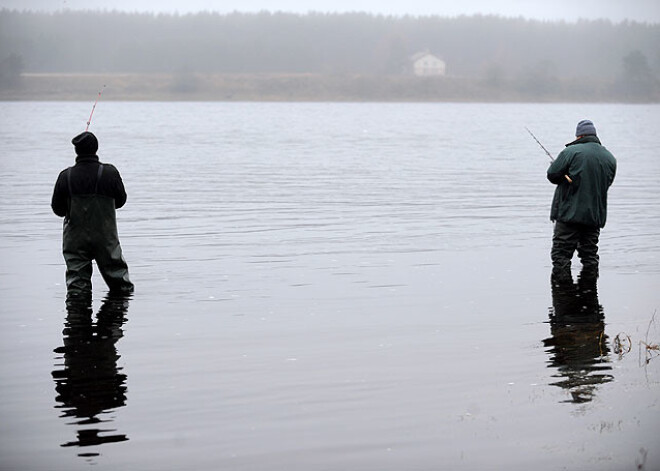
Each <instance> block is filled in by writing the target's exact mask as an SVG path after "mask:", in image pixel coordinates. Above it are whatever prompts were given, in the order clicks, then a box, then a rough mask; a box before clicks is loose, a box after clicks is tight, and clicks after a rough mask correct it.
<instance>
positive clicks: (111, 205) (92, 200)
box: [62, 164, 133, 294]
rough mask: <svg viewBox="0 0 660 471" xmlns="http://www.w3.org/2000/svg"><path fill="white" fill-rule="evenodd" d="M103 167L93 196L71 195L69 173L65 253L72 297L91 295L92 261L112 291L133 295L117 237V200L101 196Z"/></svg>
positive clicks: (67, 280) (68, 288) (100, 167)
mask: <svg viewBox="0 0 660 471" xmlns="http://www.w3.org/2000/svg"><path fill="white" fill-rule="evenodd" d="M102 173H103V164H99V171H98V174H97V175H96V184H95V187H94V193H93V194H87V195H74V194H72V193H71V169H69V170H67V186H68V189H69V207H68V211H67V215H66V217H65V218H64V230H63V237H62V253H63V255H64V260H65V262H66V286H67V292H68V293H69V294H90V293H91V291H92V260H95V261H96V266H97V267H98V269H99V272H100V273H101V276H103V279H104V280H105V282H106V284H107V285H108V287H109V288H110V291H111V292H112V291H115V292H132V291H133V283H131V281H130V279H129V277H128V265H127V264H126V261H125V260H124V257H123V255H122V252H121V245H120V244H119V235H118V234H117V219H116V212H115V200H114V198H111V197H109V196H104V195H99V194H98V186H99V180H100V179H101V174H102Z"/></svg>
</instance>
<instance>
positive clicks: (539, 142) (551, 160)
mask: <svg viewBox="0 0 660 471" xmlns="http://www.w3.org/2000/svg"><path fill="white" fill-rule="evenodd" d="M525 129H527V132H528V133H529V135H530V136H532V137H533V138H534V140H535V141H536V143H537V144H538V145H539V146H541V149H543V150H544V151H545V153H546V154H548V157H550V162H554V161H555V158H554V157H553V156H552V154H551V153H550V152H548V149H546V148H545V146H544V145H543V144H541V141H539V140H538V139H537V138H536V136H535V135H534V133H533V132H532V131H530V130H529V128H528V127H527V126H525ZM564 177H565V178H566V180H568V183H573V180H571V177H569V176H568V175H564Z"/></svg>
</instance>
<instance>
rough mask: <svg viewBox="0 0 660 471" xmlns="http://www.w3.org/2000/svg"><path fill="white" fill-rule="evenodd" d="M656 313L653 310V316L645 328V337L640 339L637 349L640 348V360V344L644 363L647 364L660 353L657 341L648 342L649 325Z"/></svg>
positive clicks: (653, 320)
mask: <svg viewBox="0 0 660 471" xmlns="http://www.w3.org/2000/svg"><path fill="white" fill-rule="evenodd" d="M656 314H657V311H653V316H652V317H651V320H650V321H649V325H648V327H647V328H646V338H645V340H640V341H639V349H640V360H641V351H642V346H643V348H644V364H646V365H648V364H649V362H650V361H651V360H652V359H653V358H655V357H657V356H658V355H660V345H659V344H657V343H649V331H650V330H651V325H652V324H653V323H655V315H656Z"/></svg>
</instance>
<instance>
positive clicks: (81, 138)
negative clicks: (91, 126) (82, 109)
mask: <svg viewBox="0 0 660 471" xmlns="http://www.w3.org/2000/svg"><path fill="white" fill-rule="evenodd" d="M71 144H73V146H74V147H75V148H76V154H77V155H90V154H96V151H97V150H99V141H98V140H97V139H96V136H95V135H94V134H92V133H91V132H89V131H85V132H83V133H81V134H78V135H77V136H76V137H74V138H73V139H71Z"/></svg>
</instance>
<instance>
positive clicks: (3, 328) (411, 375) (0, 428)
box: [0, 102, 660, 471]
mask: <svg viewBox="0 0 660 471" xmlns="http://www.w3.org/2000/svg"><path fill="white" fill-rule="evenodd" d="M90 106H91V103H0V112H1V114H0V136H1V140H0V142H2V155H1V157H0V189H1V190H0V191H1V193H0V196H1V198H0V224H1V225H0V257H1V258H2V260H3V263H2V265H1V266H0V299H1V301H0V303H1V304H0V309H1V316H0V352H1V355H2V356H1V359H2V361H1V362H0V378H1V382H0V423H1V424H2V425H0V434H1V436H0V438H1V443H0V469H2V470H14V469H34V470H76V469H87V468H89V466H91V465H94V466H95V469H112V470H134V469H140V470H180V469H195V470H217V469H232V470H257V469H269V470H304V471H311V470H438V469H512V470H518V469H520V470H527V469H530V468H531V467H532V466H534V468H535V469H575V470H578V469H579V470H590V469H593V470H596V469H598V470H622V469H637V466H638V465H643V469H659V468H660V448H659V447H658V446H657V444H658V436H659V435H660V394H659V392H660V358H657V359H651V360H650V361H649V362H648V363H647V362H646V361H645V360H646V358H645V356H646V350H643V349H642V348H641V347H640V343H639V342H640V341H645V342H647V343H656V344H657V343H659V342H660V314H658V315H657V316H656V318H655V321H652V317H653V315H654V312H655V311H656V310H657V309H658V308H660V294H659V293H658V286H660V263H659V262H660V230H659V229H660V228H659V227H658V220H659V219H660V186H659V185H658V181H660V163H659V161H658V147H659V144H660V138H659V137H658V132H657V131H658V126H659V125H660V107H659V106H624V105H620V106H617V105H479V104H323V103H318V104H286V103H277V104H259V103H231V104H229V103H113V102H101V103H100V104H99V106H98V107H97V109H96V112H95V115H94V122H93V123H92V126H91V130H92V131H94V132H95V133H96V134H97V136H98V138H99V140H100V150H99V155H100V156H101V160H103V161H107V162H111V163H114V164H115V165H116V166H117V167H118V168H119V169H120V171H121V173H122V176H123V178H124V182H125V184H126V187H127V191H128V194H129V199H128V203H127V205H126V207H125V208H123V209H121V210H120V211H119V212H118V221H119V231H120V237H121V240H122V244H123V248H124V254H125V256H126V258H127V261H128V262H129V266H130V270H131V275H132V278H133V281H134V282H135V284H136V288H137V290H136V293H135V295H134V297H133V298H132V299H130V300H128V301H126V302H120V301H112V300H110V301H109V302H104V296H105V286H104V284H103V281H102V280H101V279H100V277H98V275H95V278H94V286H95V293H94V305H93V311H94V313H95V315H94V316H93V317H90V316H89V315H82V316H68V317H67V313H66V310H65V306H64V297H65V287H64V285H63V281H64V263H63V260H62V256H61V250H60V244H61V220H60V219H59V218H57V217H56V216H54V215H53V214H52V213H51V211H50V207H49V204H50V196H51V192H52V188H53V185H54V182H55V179H56V177H57V174H58V172H59V171H60V170H61V169H63V168H65V167H67V166H69V165H71V164H72V162H73V158H74V156H73V152H72V151H73V149H72V146H71V144H70V139H71V137H73V135H75V134H76V133H78V132H80V131H82V130H84V127H85V121H86V119H87V117H88V115H89V111H90ZM583 118H590V119H592V120H593V121H594V122H595V123H596V127H597V129H598V130H599V134H600V136H601V139H602V140H603V143H604V144H605V145H606V146H607V147H608V148H609V149H610V150H611V151H612V152H613V153H614V154H615V155H616V156H617V158H618V160H619V171H618V175H617V180H616V181H615V184H614V186H613V187H612V189H611V190H610V211H609V217H608V225H607V227H606V228H605V229H604V230H603V233H602V236H601V277H600V279H599V281H598V286H597V291H594V290H586V291H584V290H583V291H579V290H577V289H576V291H568V292H567V291H562V292H555V293H553V292H552V289H551V285H550V266H549V257H548V252H549V248H550V237H551V231H552V225H551V223H550V222H549V221H548V212H549V204H550V199H551V197H552V192H553V187H552V185H550V184H549V183H548V182H547V181H546V179H545V171H546V168H547V165H548V161H547V157H546V156H545V154H544V153H543V151H542V150H541V149H540V148H539V147H538V146H537V145H536V143H535V142H534V141H533V140H532V139H531V137H530V136H529V135H528V134H527V132H526V131H525V129H524V127H525V126H528V127H529V128H530V129H532V130H533V131H534V132H535V134H536V135H537V137H539V139H540V140H541V141H542V142H543V143H544V144H545V146H546V147H547V148H548V149H550V150H551V151H552V152H553V153H555V154H556V153H558V152H559V151H560V150H561V149H562V147H563V144H564V143H565V142H568V141H569V140H571V136H572V134H573V130H574V126H575V123H577V121H578V120H580V119H583ZM578 267H579V263H577V262H576V270H577V268H578ZM575 274H577V271H576V272H575ZM96 313H98V316H97V315H96ZM579 313H581V314H579ZM576 314H579V315H578V316H577V317H576ZM617 336H618V337H617ZM617 338H618V339H623V340H624V345H623V347H624V349H623V350H620V349H619V348H618V345H617V343H616V341H615V340H616V339H617ZM628 343H629V345H625V344H628ZM627 346H629V347H630V348H629V349H628V348H625V347H627Z"/></svg>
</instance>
